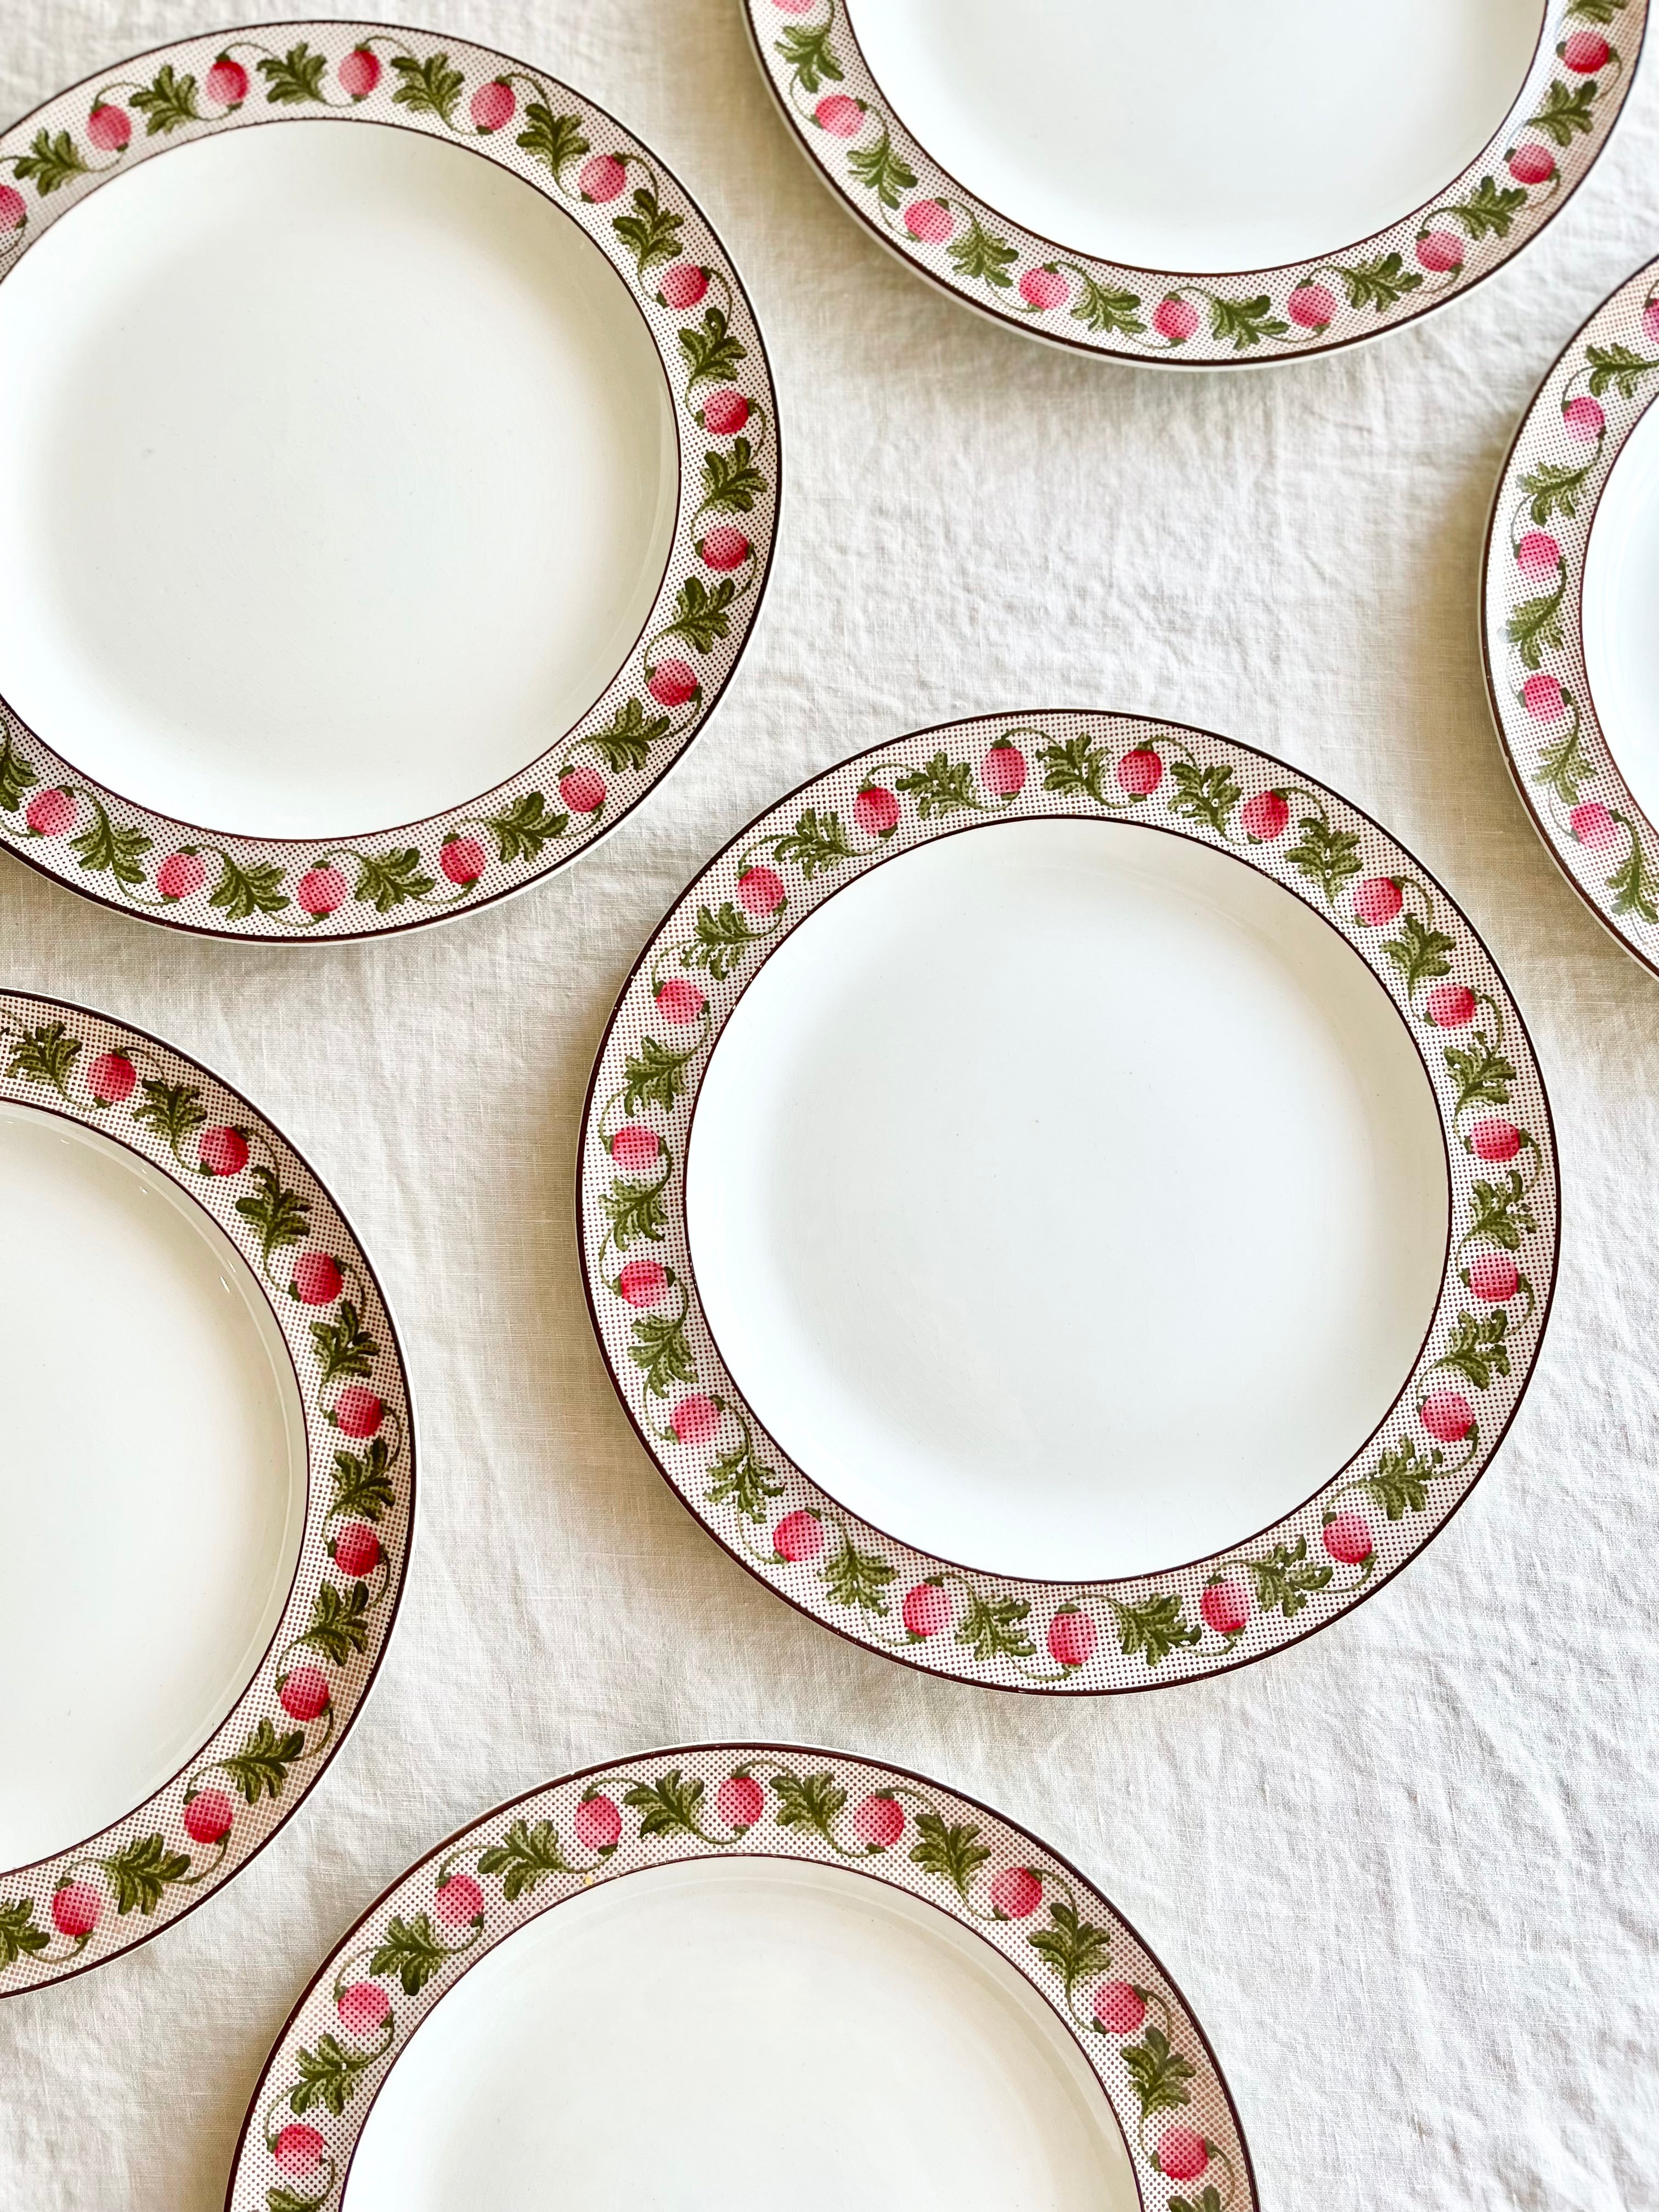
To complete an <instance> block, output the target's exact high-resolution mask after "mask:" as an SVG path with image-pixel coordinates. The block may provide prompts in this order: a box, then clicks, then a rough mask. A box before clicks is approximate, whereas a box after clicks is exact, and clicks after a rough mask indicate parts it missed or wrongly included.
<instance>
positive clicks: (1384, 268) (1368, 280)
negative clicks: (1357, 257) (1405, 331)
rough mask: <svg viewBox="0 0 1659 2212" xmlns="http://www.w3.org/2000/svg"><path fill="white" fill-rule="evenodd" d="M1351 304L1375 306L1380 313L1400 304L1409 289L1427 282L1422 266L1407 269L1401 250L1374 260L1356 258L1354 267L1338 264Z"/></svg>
mask: <svg viewBox="0 0 1659 2212" xmlns="http://www.w3.org/2000/svg"><path fill="white" fill-rule="evenodd" d="M1336 273H1337V275H1338V276H1340V278H1341V279H1342V284H1343V289H1344V290H1345V291H1346V293H1347V295H1348V305H1349V306H1350V307H1374V308H1375V309H1376V313H1378V314H1379V315H1380V314H1382V313H1383V311H1384V309H1385V308H1389V307H1398V306H1399V305H1400V302H1401V301H1402V300H1403V299H1404V298H1405V296H1406V295H1407V292H1414V291H1415V290H1416V289H1417V288H1418V286H1419V284H1420V283H1422V282H1423V272H1422V270H1419V269H1407V266H1406V264H1405V263H1404V261H1403V260H1401V257H1400V256H1399V254H1397V253H1383V254H1379V255H1378V256H1377V258H1376V259H1375V260H1374V261H1356V262H1354V263H1353V264H1352V266H1348V267H1344V266H1343V265H1341V264H1337V266H1336Z"/></svg>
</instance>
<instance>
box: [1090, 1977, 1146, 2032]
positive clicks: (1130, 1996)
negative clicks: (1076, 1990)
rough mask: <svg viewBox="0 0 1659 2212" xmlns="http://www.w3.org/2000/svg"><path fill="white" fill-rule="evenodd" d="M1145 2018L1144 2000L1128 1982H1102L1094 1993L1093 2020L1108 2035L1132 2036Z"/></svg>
mask: <svg viewBox="0 0 1659 2212" xmlns="http://www.w3.org/2000/svg"><path fill="white" fill-rule="evenodd" d="M1095 2018H1096V2019H1097V2021H1099V2023H1100V2025H1101V2026H1102V2027H1103V2028H1104V2029H1105V2031H1106V2033H1107V2034H1108V2035H1133V2034H1135V2033H1137V2031H1138V2030H1139V2027H1140V2023H1141V2021H1143V2020H1145V2019H1146V1998H1145V1997H1144V1996H1141V1994H1140V1991H1139V1990H1138V1989H1135V1988H1133V1986H1132V1985H1131V1984H1129V1983H1128V1982H1103V1983H1102V1984H1101V1985H1100V1987H1099V1988H1098V1989H1097V1990H1096V1991H1095Z"/></svg>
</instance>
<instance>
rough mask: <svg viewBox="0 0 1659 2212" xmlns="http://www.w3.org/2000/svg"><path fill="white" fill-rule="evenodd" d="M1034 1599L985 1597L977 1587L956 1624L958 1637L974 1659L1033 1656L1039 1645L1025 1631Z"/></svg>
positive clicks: (1026, 1657) (958, 1641) (1025, 1657)
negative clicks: (958, 1622) (965, 1610)
mask: <svg viewBox="0 0 1659 2212" xmlns="http://www.w3.org/2000/svg"><path fill="white" fill-rule="evenodd" d="M1030 1615H1031V1601H1030V1599H1029V1598H1024V1597H982V1596H981V1595H980V1593H979V1592H978V1591H977V1590H975V1592H974V1593H973V1595H972V1596H971V1597H970V1598H969V1601H968V1610H967V1612H966V1613H963V1617H962V1620H961V1622H960V1624H959V1625H958V1626H957V1634H956V1640H957V1643H958V1644H961V1645H963V1648H964V1649H965V1650H969V1651H971V1652H972V1653H973V1655H974V1656H975V1659H1032V1658H1035V1657H1036V1644H1033V1643H1032V1641H1031V1639H1030V1636H1029V1635H1028V1634H1027V1632H1026V1628H1025V1623H1026V1622H1027V1621H1028V1620H1030Z"/></svg>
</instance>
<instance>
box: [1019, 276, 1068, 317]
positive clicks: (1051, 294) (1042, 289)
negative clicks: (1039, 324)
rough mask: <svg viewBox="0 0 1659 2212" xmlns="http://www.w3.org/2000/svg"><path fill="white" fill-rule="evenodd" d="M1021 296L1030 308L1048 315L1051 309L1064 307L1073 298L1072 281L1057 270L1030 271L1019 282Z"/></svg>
mask: <svg viewBox="0 0 1659 2212" xmlns="http://www.w3.org/2000/svg"><path fill="white" fill-rule="evenodd" d="M1019 296H1020V298H1021V299H1022V300H1024V302H1025V304H1026V306H1027V307H1035V308H1036V311H1037V313H1039V314H1047V313H1048V310H1049V309H1050V308H1051V307H1064V306H1065V304H1066V301H1068V300H1069V299H1070V298H1071V296H1072V286H1071V280H1070V278H1069V277H1067V276H1065V275H1064V274H1063V272H1062V271H1061V270H1058V269H1055V268H1052V267H1046V268H1042V269H1028V270H1026V271H1025V273H1024V276H1022V277H1021V278H1020V280H1019Z"/></svg>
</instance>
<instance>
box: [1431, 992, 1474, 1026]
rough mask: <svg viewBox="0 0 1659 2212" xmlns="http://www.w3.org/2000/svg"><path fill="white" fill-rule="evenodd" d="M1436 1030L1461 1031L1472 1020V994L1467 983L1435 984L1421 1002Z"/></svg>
mask: <svg viewBox="0 0 1659 2212" xmlns="http://www.w3.org/2000/svg"><path fill="white" fill-rule="evenodd" d="M1423 1008H1424V1012H1425V1013H1426V1014H1427V1015H1428V1018H1429V1019H1430V1020H1431V1022H1432V1023H1433V1024H1434V1025H1435V1027H1436V1029H1437V1030H1461V1029H1463V1028H1465V1027H1466V1026H1467V1025H1468V1024H1469V1023H1470V1022H1472V1021H1473V1020H1474V992H1473V991H1471V990H1470V988H1469V987H1468V984H1467V983H1437V984H1436V985H1435V987H1434V988H1433V989H1432V990H1431V992H1430V993H1429V995H1428V996H1427V998H1426V999H1425V1000H1424V1001H1423Z"/></svg>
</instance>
